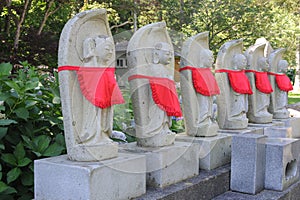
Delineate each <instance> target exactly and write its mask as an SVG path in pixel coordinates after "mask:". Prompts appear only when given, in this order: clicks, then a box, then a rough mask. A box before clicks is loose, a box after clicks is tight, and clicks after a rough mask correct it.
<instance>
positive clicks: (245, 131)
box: [218, 127, 264, 135]
mask: <svg viewBox="0 0 300 200" xmlns="http://www.w3.org/2000/svg"><path fill="white" fill-rule="evenodd" d="M218 132H219V133H223V134H234V135H236V134H249V133H253V134H260V135H263V133H264V132H263V129H262V128H260V127H248V128H246V129H239V130H230V129H219V130H218Z"/></svg>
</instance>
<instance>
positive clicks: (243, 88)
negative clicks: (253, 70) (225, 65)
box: [216, 69, 253, 94]
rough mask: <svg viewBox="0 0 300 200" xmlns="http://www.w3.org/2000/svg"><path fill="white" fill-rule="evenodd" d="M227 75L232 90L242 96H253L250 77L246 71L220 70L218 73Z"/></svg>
mask: <svg viewBox="0 0 300 200" xmlns="http://www.w3.org/2000/svg"><path fill="white" fill-rule="evenodd" d="M223 72H225V73H227V74H228V79H229V82H230V85H231V87H232V89H233V90H234V91H235V92H237V93H240V94H253V92H252V89H251V86H250V82H249V79H248V77H247V76H246V74H245V71H244V70H239V71H235V70H228V69H219V70H216V73H223Z"/></svg>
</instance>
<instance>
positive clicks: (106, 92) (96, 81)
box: [58, 66, 125, 109]
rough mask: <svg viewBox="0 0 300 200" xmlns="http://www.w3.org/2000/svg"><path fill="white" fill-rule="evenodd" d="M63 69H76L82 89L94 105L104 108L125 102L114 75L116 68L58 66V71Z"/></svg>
mask: <svg viewBox="0 0 300 200" xmlns="http://www.w3.org/2000/svg"><path fill="white" fill-rule="evenodd" d="M63 70H73V71H76V73H77V79H78V82H79V85H80V90H81V92H82V94H83V96H84V97H85V98H86V99H87V100H88V101H89V102H91V103H92V104H93V105H95V106H97V107H100V108H102V109H103V108H107V107H111V106H112V105H115V104H122V103H124V102H125V101H124V99H123V96H122V93H121V91H120V89H119V87H118V84H117V82H116V79H115V76H114V73H115V68H112V67H107V68H102V67H78V66H60V67H58V72H60V71H63Z"/></svg>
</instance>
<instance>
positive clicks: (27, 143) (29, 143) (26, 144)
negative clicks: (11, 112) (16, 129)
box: [21, 135, 34, 149]
mask: <svg viewBox="0 0 300 200" xmlns="http://www.w3.org/2000/svg"><path fill="white" fill-rule="evenodd" d="M21 137H22V138H23V141H24V144H25V146H26V147H28V148H29V149H33V148H34V147H33V144H32V141H31V140H30V138H29V137H27V136H25V135H21Z"/></svg>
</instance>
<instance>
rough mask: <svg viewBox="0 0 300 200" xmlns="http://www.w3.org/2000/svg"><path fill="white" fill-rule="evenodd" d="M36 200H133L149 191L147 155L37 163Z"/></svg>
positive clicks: (35, 173) (122, 155) (44, 160)
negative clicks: (92, 160)
mask: <svg viewBox="0 0 300 200" xmlns="http://www.w3.org/2000/svg"><path fill="white" fill-rule="evenodd" d="M34 184H35V190H34V191H35V199H36V200H44V199H51V200H61V199H70V200H73V199H74V200H75V199H90V200H100V199H103V200H107V199H131V198H133V197H137V196H140V195H142V194H144V193H145V192H146V160H145V157H144V156H143V155H132V154H124V153H120V154H119V157H118V158H114V159H109V160H104V161H100V162H78V161H76V162H75V161H70V160H68V158H67V156H66V155H63V156H58V157H52V158H46V159H41V160H36V161H35V166H34Z"/></svg>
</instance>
